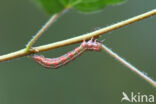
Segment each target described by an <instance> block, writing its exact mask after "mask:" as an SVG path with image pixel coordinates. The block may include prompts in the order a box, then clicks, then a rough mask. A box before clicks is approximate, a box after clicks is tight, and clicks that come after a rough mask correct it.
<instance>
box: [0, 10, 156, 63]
mask: <svg viewBox="0 0 156 104" xmlns="http://www.w3.org/2000/svg"><path fill="white" fill-rule="evenodd" d="M153 15H156V9H154V10H151V11H149V12H147V13H144V14H141V15H138V16H136V17H133V18H130V19H128V20H125V21H121V22H119V23H116V24H114V25H111V26H108V27H105V28H102V29H99V30H96V31H94V32H91V33H87V34H84V35H81V36H78V37H74V38H70V39H67V40H63V41H59V42H55V43H51V44H47V45H43V46H38V47H35V48H34V49H35V50H34V49H30V51H29V52H26V51H25V50H26V48H25V49H22V50H19V51H16V52H12V53H9V54H6V55H2V56H0V62H3V61H7V60H11V59H14V58H18V57H21V56H26V55H29V54H32V53H38V52H42V51H47V50H50V49H55V48H58V47H63V46H67V45H70V44H74V43H78V42H81V41H83V40H84V39H85V40H88V39H90V38H91V37H98V36H100V35H102V34H104V33H108V32H110V31H113V30H116V29H118V28H121V27H124V26H126V25H128V24H131V23H135V22H137V21H140V20H142V19H145V18H148V17H150V16H153ZM36 50H37V51H36Z"/></svg>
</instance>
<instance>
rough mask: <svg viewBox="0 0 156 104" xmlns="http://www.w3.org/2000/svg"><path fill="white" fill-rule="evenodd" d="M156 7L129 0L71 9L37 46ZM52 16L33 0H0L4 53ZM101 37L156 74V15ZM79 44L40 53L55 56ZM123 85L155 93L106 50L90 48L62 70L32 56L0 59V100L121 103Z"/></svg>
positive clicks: (0, 49)
mask: <svg viewBox="0 0 156 104" xmlns="http://www.w3.org/2000/svg"><path fill="white" fill-rule="evenodd" d="M154 8H156V0H128V2H126V3H124V4H122V5H117V6H108V7H106V8H105V9H104V10H103V11H102V12H98V13H93V14H83V13H79V12H76V11H75V10H72V11H70V12H68V13H66V14H64V15H63V16H62V17H61V18H59V20H58V21H57V22H56V23H55V24H54V25H52V26H51V27H50V28H49V29H48V31H46V32H45V33H44V35H43V36H42V37H41V38H40V39H39V40H38V41H37V43H36V44H35V46H39V45H43V44H48V43H52V42H55V41H59V40H63V39H68V38H71V37H75V36H78V35H81V34H84V33H88V32H91V31H94V30H95V29H96V28H102V27H105V26H108V25H111V24H113V23H117V22H119V21H122V20H125V19H128V18H130V17H133V16H136V15H139V14H141V13H144V12H147V11H149V10H152V9H154ZM49 17H50V16H49V15H47V14H46V13H45V12H44V11H43V10H41V9H39V8H38V7H37V6H36V5H35V4H34V3H32V1H31V0H0V55H3V54H6V53H9V52H13V51H17V50H19V49H22V48H24V47H25V45H26V43H27V42H28V41H29V40H30V39H31V37H32V36H33V35H34V34H35V33H36V32H37V31H38V30H39V29H40V27H41V26H42V25H43V24H44V23H45V22H46V21H47V20H48V19H49ZM102 39H105V42H104V44H105V45H107V46H108V47H109V48H111V49H112V50H113V51H115V52H116V53H118V54H119V55H120V56H122V57H123V58H124V59H126V60H128V61H129V62H130V63H132V64H133V65H134V66H136V67H138V68H139V69H140V70H141V71H143V72H145V73H148V75H149V76H151V77H152V78H153V79H156V64H155V62H156V54H155V53H156V47H155V44H156V41H155V40H156V16H153V17H150V18H148V19H145V20H143V21H140V22H137V23H135V24H131V25H129V26H126V27H124V28H122V29H119V30H116V31H113V32H110V33H108V34H105V35H103V36H102V37H101V38H100V39H99V40H102ZM77 46H79V44H75V45H71V46H66V47H63V48H58V49H55V50H51V51H47V52H42V53H40V54H43V55H45V56H46V57H57V56H60V55H62V54H64V53H66V52H68V51H70V50H72V49H73V48H75V47H77ZM123 91H124V92H126V93H127V94H130V93H131V92H134V93H136V94H137V93H138V92H140V93H141V94H147V95H150V94H153V95H155V97H156V89H155V88H154V87H152V86H151V85H150V84H149V83H147V82H146V81H144V80H143V79H141V78H140V77H139V76H137V75H136V74H135V73H133V72H131V71H130V70H129V69H128V68H126V67H125V66H123V65H122V64H121V63H119V62H117V61H116V60H115V59H114V58H112V57H111V56H109V55H108V54H107V53H105V52H103V51H102V52H99V53H98V52H87V53H85V54H83V55H82V56H81V57H79V58H78V59H76V60H75V61H73V62H71V63H69V64H68V65H66V66H64V67H61V68H60V69H58V70H46V69H45V68H43V67H41V66H39V65H38V64H36V63H35V62H34V61H33V60H32V59H30V58H28V57H22V58H18V59H15V60H11V61H8V62H3V63H0V104H121V98H122V92H123ZM155 102H156V101H155ZM124 104H129V103H128V102H124ZM138 104H140V103H138ZM141 104H147V103H141Z"/></svg>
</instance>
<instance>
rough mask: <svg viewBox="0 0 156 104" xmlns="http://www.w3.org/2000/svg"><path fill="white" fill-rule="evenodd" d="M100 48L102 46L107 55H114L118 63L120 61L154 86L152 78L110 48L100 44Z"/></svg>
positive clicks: (155, 85) (155, 84) (155, 83)
mask: <svg viewBox="0 0 156 104" xmlns="http://www.w3.org/2000/svg"><path fill="white" fill-rule="evenodd" d="M102 48H103V50H104V51H105V52H107V53H108V54H109V55H111V56H112V57H114V58H115V59H116V60H118V61H119V62H120V63H122V64H123V65H125V66H126V67H127V68H129V69H130V70H131V71H133V72H134V73H136V74H137V75H139V76H140V77H141V78H142V79H144V80H146V81H147V82H148V83H150V84H151V85H152V86H154V87H156V82H155V81H154V80H152V79H151V78H150V77H148V76H147V75H145V74H144V73H143V72H141V71H140V70H139V69H138V68H136V67H135V66H133V65H132V64H130V63H129V62H128V61H126V60H124V59H123V58H121V57H120V56H119V55H118V54H116V53H115V52H113V51H112V50H110V49H109V48H108V47H107V46H105V45H102Z"/></svg>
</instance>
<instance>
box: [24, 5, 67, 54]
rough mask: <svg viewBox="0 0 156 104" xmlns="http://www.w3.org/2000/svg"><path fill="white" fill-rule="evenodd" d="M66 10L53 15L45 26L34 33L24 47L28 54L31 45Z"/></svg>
mask: <svg viewBox="0 0 156 104" xmlns="http://www.w3.org/2000/svg"><path fill="white" fill-rule="evenodd" d="M67 9H68V8H66V9H64V10H63V11H61V12H59V13H56V14H54V15H53V16H52V17H51V18H50V19H49V20H48V21H47V22H46V24H45V25H44V26H43V27H42V28H41V29H40V30H39V31H38V32H37V33H36V35H35V36H34V37H33V38H32V39H31V40H30V41H29V42H28V44H27V46H26V52H29V50H30V49H31V47H32V45H33V44H34V43H35V42H36V41H37V40H38V39H39V37H40V36H41V35H42V34H43V33H44V32H45V31H46V30H47V29H48V27H49V26H51V25H52V24H53V23H54V22H55V21H56V19H57V18H58V17H60V16H61V15H62V14H63V13H64V12H65V11H66V10H67Z"/></svg>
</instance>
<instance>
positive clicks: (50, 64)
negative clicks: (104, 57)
mask: <svg viewBox="0 0 156 104" xmlns="http://www.w3.org/2000/svg"><path fill="white" fill-rule="evenodd" d="M101 48H102V45H101V43H100V42H97V41H96V40H93V38H92V39H91V40H89V41H88V42H86V41H83V42H82V43H81V45H80V46H79V47H77V48H75V49H74V50H73V51H70V52H68V53H67V54H65V55H63V56H60V57H57V58H52V59H51V58H45V57H44V56H39V55H34V56H33V59H34V60H35V61H36V62H37V63H39V64H40V65H42V66H44V67H46V68H54V69H56V68H59V67H61V66H63V65H65V64H67V63H69V62H70V61H72V60H73V59H75V58H76V57H78V56H79V55H81V54H82V53H83V52H85V51H87V50H88V51H100V50H101Z"/></svg>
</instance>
